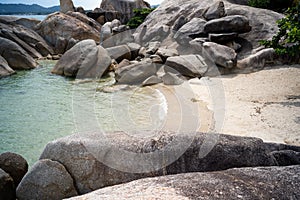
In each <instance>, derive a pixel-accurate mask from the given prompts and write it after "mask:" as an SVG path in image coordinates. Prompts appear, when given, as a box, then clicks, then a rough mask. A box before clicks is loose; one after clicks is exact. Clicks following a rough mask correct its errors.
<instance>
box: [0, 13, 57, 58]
mask: <svg viewBox="0 0 300 200" xmlns="http://www.w3.org/2000/svg"><path fill="white" fill-rule="evenodd" d="M21 19H22V18H21ZM21 19H20V20H21ZM0 36H1V37H3V38H6V39H9V40H11V41H13V42H15V43H17V44H18V45H20V46H21V47H22V48H23V49H24V50H25V51H27V53H29V54H30V55H31V56H32V57H34V58H40V57H41V54H42V56H47V55H48V54H51V55H52V54H53V53H54V52H53V49H52V47H51V46H49V45H48V44H47V42H46V41H45V40H44V39H43V38H42V37H41V36H40V35H39V34H37V33H36V32H35V31H34V30H32V29H30V28H27V27H25V26H23V25H19V24H18V20H14V21H10V20H9V19H8V18H5V17H0ZM38 43H39V44H40V45H39V46H41V45H42V46H43V49H44V51H43V52H40V51H39V49H38V48H37V44H38ZM45 51H47V52H45ZM44 52H45V53H44Z"/></svg>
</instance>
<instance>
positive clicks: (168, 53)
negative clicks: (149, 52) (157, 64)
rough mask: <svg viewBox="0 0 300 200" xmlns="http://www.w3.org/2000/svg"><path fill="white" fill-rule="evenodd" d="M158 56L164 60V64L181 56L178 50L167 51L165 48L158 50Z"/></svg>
mask: <svg viewBox="0 0 300 200" xmlns="http://www.w3.org/2000/svg"><path fill="white" fill-rule="evenodd" d="M156 54H157V55H159V56H160V57H161V58H162V59H163V61H164V62H165V61H166V60H167V58H169V57H173V56H179V54H178V52H177V50H176V49H167V48H165V47H160V48H158V50H157V51H156Z"/></svg>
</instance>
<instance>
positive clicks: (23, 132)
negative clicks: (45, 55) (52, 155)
mask: <svg viewBox="0 0 300 200" xmlns="http://www.w3.org/2000/svg"><path fill="white" fill-rule="evenodd" d="M41 64H42V65H43V66H42V67H40V68H37V69H34V70H31V71H19V72H18V73H17V74H16V75H13V76H11V77H7V78H3V79H0V104H1V108H0V144H1V146H0V152H5V151H11V152H16V153H19V154H21V155H23V156H24V157H25V158H26V159H27V160H28V162H29V163H31V164H32V163H33V162H34V161H35V160H37V159H38V156H39V154H40V153H41V151H42V149H43V148H44V146H45V144H46V143H47V142H48V141H51V140H54V139H55V138H58V137H62V136H65V135H68V134H71V133H72V131H73V121H72V120H71V119H72V112H71V111H72V110H71V109H72V104H71V102H72V100H71V98H70V95H71V87H72V85H71V84H70V81H68V80H67V79H65V78H63V77H60V76H54V75H52V74H50V69H51V68H52V67H53V65H54V62H52V61H43V62H42V63H41Z"/></svg>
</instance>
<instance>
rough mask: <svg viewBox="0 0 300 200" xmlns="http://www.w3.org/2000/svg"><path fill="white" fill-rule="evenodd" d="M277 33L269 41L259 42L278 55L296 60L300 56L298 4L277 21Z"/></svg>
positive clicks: (299, 10) (299, 8) (299, 15)
mask: <svg viewBox="0 0 300 200" xmlns="http://www.w3.org/2000/svg"><path fill="white" fill-rule="evenodd" d="M277 24H278V27H279V32H278V33H277V34H276V35H275V36H274V37H273V38H272V40H270V41H268V40H267V41H266V40H264V41H261V44H263V45H265V46H266V47H272V48H274V49H275V51H276V53H277V54H279V55H288V56H290V57H292V58H293V57H294V58H297V57H299V55H300V3H298V5H296V6H294V7H292V8H289V9H288V10H287V11H286V17H284V18H282V19H280V20H278V21H277Z"/></svg>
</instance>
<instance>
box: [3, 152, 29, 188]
mask: <svg viewBox="0 0 300 200" xmlns="http://www.w3.org/2000/svg"><path fill="white" fill-rule="evenodd" d="M0 168H1V169H3V170H4V171H5V172H6V173H8V174H9V175H10V176H11V177H12V178H13V180H14V184H15V187H17V186H18V185H19V183H20V182H21V180H22V178H23V177H24V175H25V174H26V173H27V171H28V163H27V161H26V160H25V159H24V158H23V157H22V156H20V155H18V154H15V153H11V152H6V153H2V154H1V155H0Z"/></svg>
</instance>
